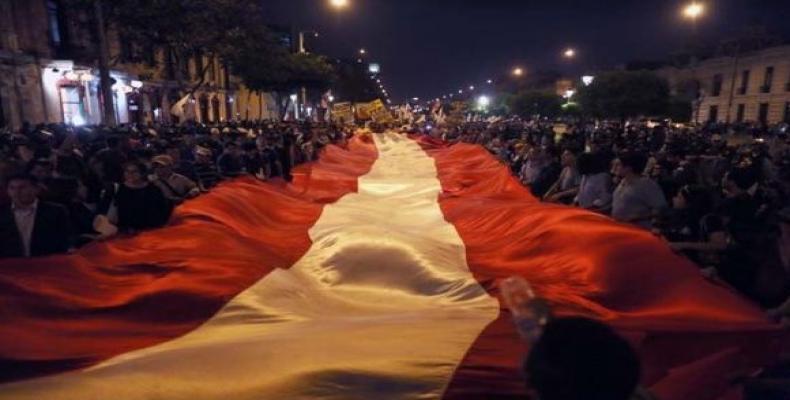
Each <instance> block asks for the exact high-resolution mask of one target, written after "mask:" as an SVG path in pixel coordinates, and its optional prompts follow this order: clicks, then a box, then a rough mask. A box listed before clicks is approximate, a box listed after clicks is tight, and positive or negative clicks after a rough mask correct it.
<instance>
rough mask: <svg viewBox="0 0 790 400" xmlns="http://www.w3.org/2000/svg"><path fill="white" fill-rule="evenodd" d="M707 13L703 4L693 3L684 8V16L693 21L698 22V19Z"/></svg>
mask: <svg viewBox="0 0 790 400" xmlns="http://www.w3.org/2000/svg"><path fill="white" fill-rule="evenodd" d="M704 12H705V6H704V5H703V4H701V3H697V2H692V3H691V4H689V5H687V6H686V7H685V8H683V16H684V17H686V18H688V19H691V20H692V21H696V20H697V18H699V17H700V15H702V13H704Z"/></svg>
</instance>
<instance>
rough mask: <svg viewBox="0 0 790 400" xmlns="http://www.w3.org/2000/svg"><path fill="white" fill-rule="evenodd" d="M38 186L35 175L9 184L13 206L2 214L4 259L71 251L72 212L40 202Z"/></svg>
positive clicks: (0, 252) (10, 180)
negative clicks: (70, 219) (70, 218)
mask: <svg viewBox="0 0 790 400" xmlns="http://www.w3.org/2000/svg"><path fill="white" fill-rule="evenodd" d="M37 183H38V182H37V181H36V178H35V177H33V176H32V175H14V176H11V177H9V178H8V179H7V180H6V191H7V193H8V197H9V198H10V199H11V204H10V205H8V206H6V207H3V209H2V211H0V257H39V256H46V255H50V254H55V253H63V252H66V251H67V250H68V249H69V248H70V247H71V243H70V228H69V226H70V223H69V215H68V211H67V210H66V208H65V207H63V206H60V205H57V204H54V203H48V202H45V201H39V199H38V192H39V190H40V189H39V186H38V184H37Z"/></svg>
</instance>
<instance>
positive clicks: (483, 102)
mask: <svg viewBox="0 0 790 400" xmlns="http://www.w3.org/2000/svg"><path fill="white" fill-rule="evenodd" d="M489 104H491V99H489V98H488V96H480V97H478V98H477V105H478V106H480V108H486V107H488V105H489Z"/></svg>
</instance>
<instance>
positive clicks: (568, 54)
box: [562, 48, 576, 58]
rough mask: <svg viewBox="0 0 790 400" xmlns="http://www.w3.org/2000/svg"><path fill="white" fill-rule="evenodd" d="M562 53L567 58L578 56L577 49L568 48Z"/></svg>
mask: <svg viewBox="0 0 790 400" xmlns="http://www.w3.org/2000/svg"><path fill="white" fill-rule="evenodd" d="M562 54H563V55H564V56H565V58H573V57H576V50H574V49H571V48H568V49H565V52H563V53H562Z"/></svg>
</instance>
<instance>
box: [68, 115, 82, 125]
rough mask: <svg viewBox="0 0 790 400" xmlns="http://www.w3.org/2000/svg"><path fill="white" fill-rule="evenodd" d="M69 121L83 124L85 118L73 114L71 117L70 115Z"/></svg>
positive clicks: (74, 123)
mask: <svg viewBox="0 0 790 400" xmlns="http://www.w3.org/2000/svg"><path fill="white" fill-rule="evenodd" d="M71 123H72V125H74V126H82V125H85V118H82V115H80V114H75V115H74V116H73V117H71Z"/></svg>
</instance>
